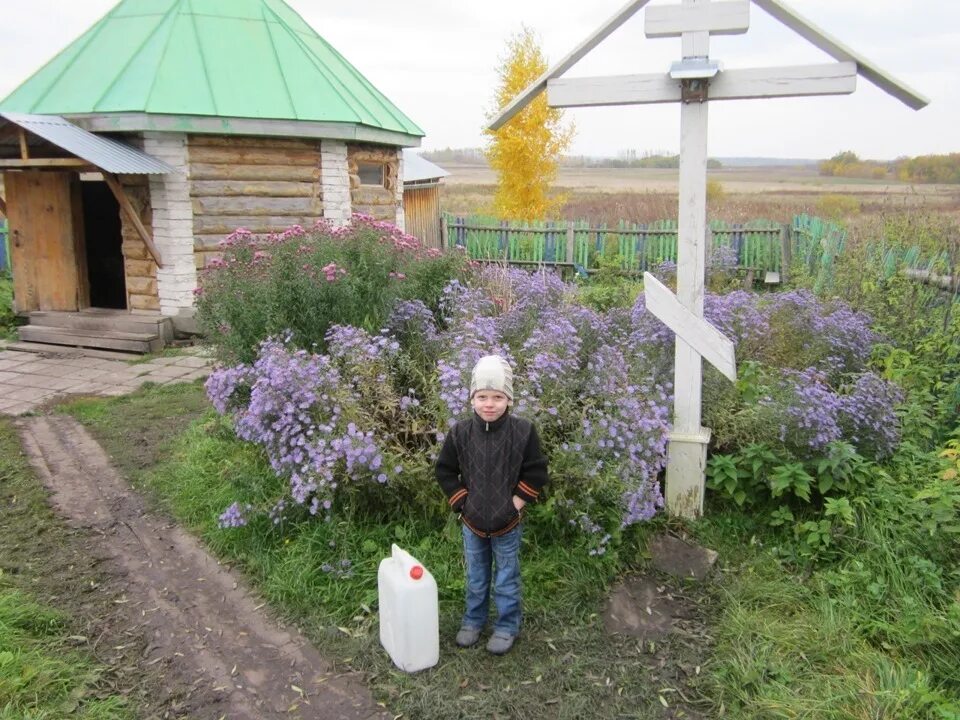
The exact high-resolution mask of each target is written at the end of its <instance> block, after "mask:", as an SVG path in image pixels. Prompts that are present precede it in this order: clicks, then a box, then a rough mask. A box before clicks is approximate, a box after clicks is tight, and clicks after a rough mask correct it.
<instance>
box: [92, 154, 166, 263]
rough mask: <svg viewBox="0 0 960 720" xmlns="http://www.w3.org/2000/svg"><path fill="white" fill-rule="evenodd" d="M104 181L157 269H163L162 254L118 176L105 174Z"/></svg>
mask: <svg viewBox="0 0 960 720" xmlns="http://www.w3.org/2000/svg"><path fill="white" fill-rule="evenodd" d="M103 179H104V181H105V182H106V183H107V186H108V187H109V188H110V191H111V192H112V193H113V196H114V197H115V198H116V199H117V202H118V203H119V204H120V209H121V210H123V212H124V213H125V214H126V216H127V219H129V220H130V222H131V223H133V227H134V228H136V231H137V234H138V235H139V236H140V239H141V240H143V244H144V245H146V246H147V250H148V251H149V253H150V255H151V256H152V257H153V260H154V262H156V263H157V267H158V268H162V267H163V259H162V258H161V257H160V252H159V251H158V250H157V246H156V245H154V244H153V238H151V237H150V233H148V232H147V229H146V228H145V227H144V226H143V223H142V222H141V221H140V215H139V213H137V211H136V209H135V208H134V207H133V204H132V203H131V202H130V198H128V197H127V193H126V192H125V191H124V189H123V185H122V184H121V183H120V181H119V180H118V179H117V176H116V175H111V174H110V173H106V172H105V173H103Z"/></svg>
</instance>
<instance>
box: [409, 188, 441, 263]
mask: <svg viewBox="0 0 960 720" xmlns="http://www.w3.org/2000/svg"><path fill="white" fill-rule="evenodd" d="M403 212H404V223H405V225H406V231H407V232H408V233H409V234H410V235H413V236H414V237H415V238H419V239H420V242H422V243H423V244H424V245H425V246H426V247H432V248H439V247H440V186H439V185H427V186H425V187H412V188H408V189H407V190H404V191H403Z"/></svg>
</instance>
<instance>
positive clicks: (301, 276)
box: [197, 216, 465, 362]
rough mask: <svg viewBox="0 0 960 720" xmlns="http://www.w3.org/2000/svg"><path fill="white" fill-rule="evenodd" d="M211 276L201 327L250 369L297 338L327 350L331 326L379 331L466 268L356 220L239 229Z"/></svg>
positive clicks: (226, 356)
mask: <svg viewBox="0 0 960 720" xmlns="http://www.w3.org/2000/svg"><path fill="white" fill-rule="evenodd" d="M221 246H222V249H223V258H222V259H217V260H214V261H212V262H211V263H210V264H209V265H208V266H207V268H206V269H205V270H204V271H203V273H202V275H201V279H200V287H199V288H198V290H197V296H198V297H197V322H198V324H199V326H200V329H201V331H202V332H203V334H204V335H205V336H206V337H207V339H208V340H209V341H210V342H211V343H212V344H213V346H214V347H215V348H216V350H217V354H218V356H219V358H220V359H221V360H224V361H226V362H250V361H252V360H253V359H254V358H255V357H256V352H257V347H258V345H259V343H260V342H261V341H262V340H264V339H265V338H267V337H269V336H271V335H279V334H281V333H284V332H285V331H289V332H290V339H291V342H292V343H293V344H294V345H296V346H298V347H302V348H312V347H314V346H317V347H319V348H323V347H324V346H325V341H324V337H325V335H326V333H327V330H328V329H329V328H330V326H331V325H335V324H346V325H354V326H357V327H362V328H365V329H367V330H378V329H379V328H380V327H381V326H382V324H383V322H384V320H385V319H386V317H387V314H388V312H389V311H390V308H391V306H392V304H393V302H394V301H395V300H396V299H398V298H408V297H416V298H420V299H423V300H426V301H428V303H433V307H436V303H437V302H438V301H439V299H440V296H441V292H442V289H443V286H444V285H445V284H446V282H448V281H449V279H450V278H451V277H456V276H457V275H458V274H459V273H460V272H461V270H462V268H463V266H464V264H465V258H463V257H462V255H460V254H458V253H441V252H440V251H437V250H425V249H424V248H422V247H421V246H420V244H419V241H417V240H416V238H413V237H411V236H409V235H405V234H404V233H402V232H401V231H400V230H398V229H397V228H396V227H395V226H393V225H390V224H389V223H383V222H377V221H373V220H371V219H369V218H366V217H362V216H355V217H354V220H353V222H352V223H351V224H350V225H349V226H347V227H346V228H330V227H327V226H319V227H318V228H317V229H315V230H314V231H312V232H309V233H308V232H305V231H304V230H303V229H302V228H300V227H299V226H295V227H293V228H291V229H290V230H288V231H286V232H284V233H283V234H281V235H278V236H271V237H268V238H260V237H257V236H253V235H251V234H250V233H249V232H247V231H245V230H242V229H241V230H237V231H236V232H235V233H233V234H232V235H230V236H229V237H228V238H227V239H226V240H225V241H224V242H223V243H222V244H221Z"/></svg>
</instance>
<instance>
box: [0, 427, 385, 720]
mask: <svg viewBox="0 0 960 720" xmlns="http://www.w3.org/2000/svg"><path fill="white" fill-rule="evenodd" d="M19 430H20V433H21V437H22V439H23V442H24V447H25V449H26V451H27V453H28V455H29V457H30V462H31V464H32V466H33V467H34V469H35V471H36V472H37V474H38V477H39V478H40V480H41V482H42V483H43V484H44V486H45V487H46V488H47V489H48V490H49V492H50V493H51V501H52V503H53V505H54V507H55V509H56V511H57V512H58V514H60V515H61V516H62V517H63V518H64V519H65V520H66V521H67V525H68V526H67V527H64V528H60V529H59V530H50V528H45V529H43V530H42V531H41V532H40V536H34V537H31V536H29V535H25V536H24V537H22V539H21V540H20V541H19V542H17V543H16V546H15V547H13V548H11V552H10V553H9V554H6V555H5V558H4V567H5V569H6V570H7V571H13V572H16V571H17V566H18V565H21V564H23V563H30V564H32V565H35V564H38V563H40V564H42V566H43V575H44V577H43V579H42V580H41V581H40V582H39V584H40V585H42V586H43V587H40V588H36V589H35V592H36V594H37V596H38V599H39V600H41V601H44V602H50V603H51V604H53V605H54V606H56V607H59V608H60V609H62V610H64V611H66V612H67V613H68V614H70V615H73V616H74V617H77V618H79V619H80V620H79V622H80V623H82V624H83V625H84V627H83V628H82V629H83V632H82V633H79V630H78V631H77V632H78V633H79V634H77V635H75V638H76V642H77V643H78V645H84V646H87V647H88V648H89V649H90V650H91V651H92V652H93V653H94V655H95V656H96V657H97V659H98V660H99V661H100V662H102V663H104V664H106V665H107V666H108V667H109V668H110V677H111V680H110V684H112V685H114V690H115V691H116V692H118V693H120V694H126V695H128V696H130V697H131V699H132V701H133V704H134V707H135V708H137V710H138V714H139V715H141V716H142V717H147V718H198V719H206V718H212V719H219V718H231V719H232V718H241V719H246V718H250V719H253V718H264V719H269V718H281V717H282V718H304V719H308V718H382V717H383V718H385V717H388V715H386V714H385V712H384V711H383V709H382V708H381V707H379V706H378V705H377V704H376V703H375V702H374V701H373V699H372V697H371V695H370V693H369V691H368V690H367V688H366V687H365V685H364V684H363V683H362V682H361V679H360V678H359V677H356V676H355V675H352V674H349V673H340V672H337V671H336V670H335V669H334V668H333V667H332V666H331V665H330V664H329V663H327V662H326V661H325V660H324V659H323V658H321V657H320V655H319V654H318V653H317V652H316V650H315V649H314V648H313V647H312V646H311V645H310V643H309V642H307V641H306V640H305V639H304V638H303V637H302V636H301V635H300V634H299V633H298V632H297V631H296V630H295V629H294V628H289V627H287V628H284V627H282V626H280V625H279V624H277V623H276V622H275V621H274V620H273V619H271V618H270V617H269V616H268V615H267V614H266V613H265V612H264V608H263V603H262V602H260V601H258V599H257V598H256V597H255V596H254V595H253V594H252V593H251V592H250V591H249V590H248V589H247V588H246V587H245V585H244V583H243V581H242V580H241V578H240V577H239V576H238V575H237V574H236V573H234V572H232V571H231V570H229V569H227V568H225V567H224V566H222V565H220V564H219V563H218V562H217V561H216V560H215V559H214V558H212V557H211V556H210V555H209V554H207V552H206V551H205V550H204V549H203V548H202V547H201V546H200V545H199V543H198V542H197V541H196V540H195V539H194V538H193V537H192V536H190V535H188V534H187V533H186V532H184V531H183V530H181V529H180V528H179V527H178V526H176V525H175V524H173V523H171V522H170V521H169V520H167V519H166V518H164V517H162V516H159V515H156V514H154V513H152V512H151V511H150V510H149V509H148V508H147V506H146V504H145V503H144V501H143V499H142V498H141V497H140V496H139V495H138V494H137V493H135V492H132V491H131V490H130V488H129V486H128V485H127V484H126V482H125V481H124V480H123V479H122V478H120V476H119V475H118V474H117V472H116V471H115V470H114V468H113V467H112V465H111V463H110V461H109V459H108V458H107V456H106V455H105V454H104V452H103V450H102V449H101V448H100V446H99V445H98V444H97V443H96V441H95V440H93V438H91V437H90V435H89V434H88V433H87V431H86V430H85V429H84V428H83V427H82V426H80V425H79V424H78V423H77V422H76V421H75V420H73V419H72V418H69V417H65V416H40V417H33V418H29V419H26V420H24V421H21V423H20V424H19ZM51 533H54V534H55V537H43V535H49V534H51ZM37 591H39V592H37ZM106 689H109V688H105V690H106Z"/></svg>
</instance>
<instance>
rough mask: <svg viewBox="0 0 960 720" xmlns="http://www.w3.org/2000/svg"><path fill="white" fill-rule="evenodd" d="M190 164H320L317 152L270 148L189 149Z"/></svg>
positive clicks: (303, 165)
mask: <svg viewBox="0 0 960 720" xmlns="http://www.w3.org/2000/svg"><path fill="white" fill-rule="evenodd" d="M188 157H189V158H190V162H191V163H219V164H221V165H223V164H226V165H234V164H237V163H240V164H243V165H284V166H286V165H293V166H302V167H314V166H317V165H319V163H320V152H319V150H280V149H272V148H259V147H256V148H251V147H238V148H217V147H203V146H200V147H191V148H190V151H189V154H188Z"/></svg>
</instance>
